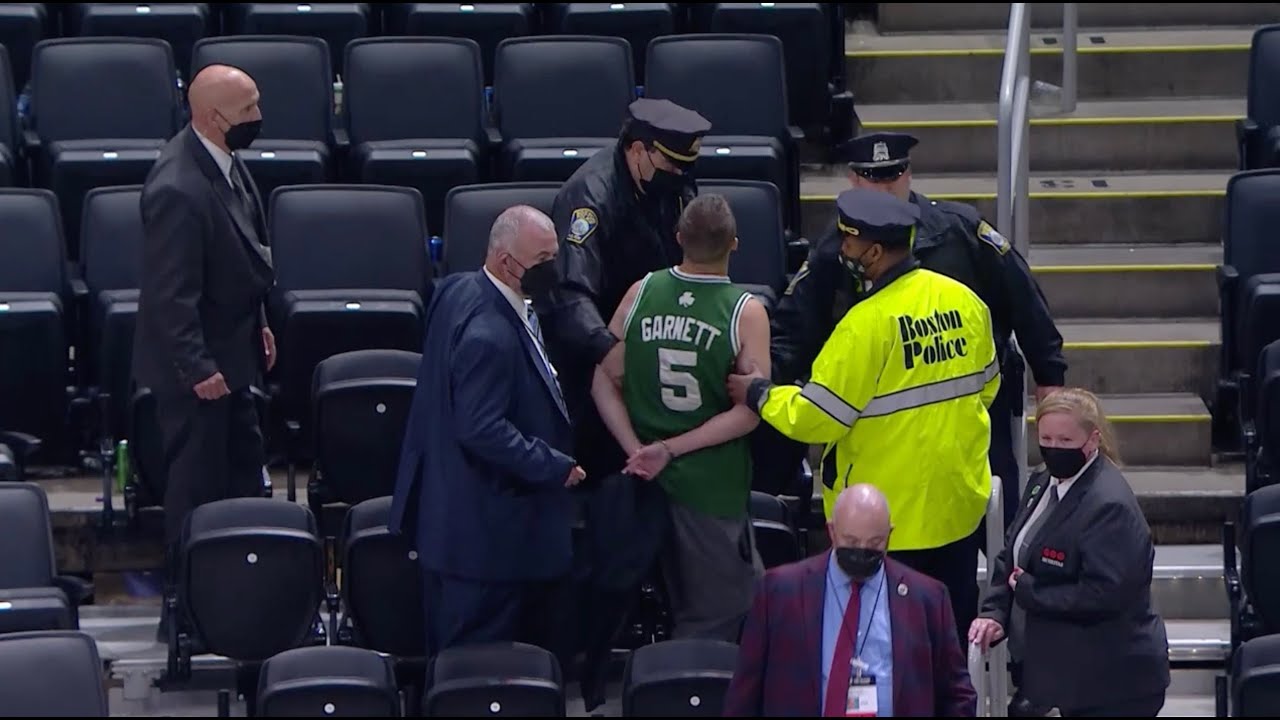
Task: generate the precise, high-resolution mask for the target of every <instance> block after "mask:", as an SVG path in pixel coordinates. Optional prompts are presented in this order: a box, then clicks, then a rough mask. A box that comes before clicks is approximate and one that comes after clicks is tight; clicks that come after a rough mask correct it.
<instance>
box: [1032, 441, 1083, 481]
mask: <svg viewBox="0 0 1280 720" xmlns="http://www.w3.org/2000/svg"><path fill="white" fill-rule="evenodd" d="M1040 457H1042V458H1044V466H1045V467H1046V468H1048V469H1049V474H1050V475H1052V476H1054V477H1056V478H1058V479H1059V480H1066V479H1068V478H1073V477H1075V476H1076V473H1078V472H1080V471H1081V470H1082V469H1083V468H1084V465H1085V463H1087V462H1089V457H1088V456H1087V455H1085V454H1084V448H1060V447H1045V446H1044V445H1041V446H1040Z"/></svg>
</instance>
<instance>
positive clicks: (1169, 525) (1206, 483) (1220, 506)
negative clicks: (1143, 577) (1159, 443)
mask: <svg viewBox="0 0 1280 720" xmlns="http://www.w3.org/2000/svg"><path fill="white" fill-rule="evenodd" d="M1120 452H1121V454H1122V455H1123V454H1124V453H1125V448H1124V447H1121V448H1120ZM1125 477H1126V478H1128V479H1129V485H1130V486H1131V487H1132V488H1133V491H1134V494H1136V495H1137V496H1138V503H1139V504H1140V505H1141V506H1142V513H1143V515H1144V516H1146V518H1147V523H1148V524H1150V525H1151V532H1152V533H1153V534H1154V535H1155V538H1156V542H1158V543H1167V544H1175V543H1176V544H1190V543H1195V544H1205V545H1206V546H1212V547H1218V546H1219V545H1220V544H1221V542H1222V524H1223V523H1224V522H1227V521H1228V520H1232V521H1234V520H1236V519H1237V517H1238V515H1239V512H1240V503H1241V501H1242V500H1243V498H1244V467H1243V466H1242V465H1227V466H1219V467H1139V466H1133V465H1130V466H1127V467H1126V468H1125ZM1210 562H1211V563H1221V562H1222V560H1221V558H1220V557H1217V556H1216V555H1213V554H1211V558H1210ZM1217 597H1219V599H1221V597H1222V596H1221V594H1219V595H1218V596H1217ZM1214 607H1217V606H1216V605H1215V606H1214ZM1224 607H1225V606H1224ZM1224 612H1225V611H1224ZM1182 616H1183V617H1202V615H1190V614H1185V613H1184V614H1183V615H1182Z"/></svg>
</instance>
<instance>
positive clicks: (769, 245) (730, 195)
mask: <svg viewBox="0 0 1280 720" xmlns="http://www.w3.org/2000/svg"><path fill="white" fill-rule="evenodd" d="M698 193H699V194H701V195H706V194H718V195H723V196H724V197H725V199H726V200H728V201H729V207H730V208H731V209H732V210H733V215H734V219H735V220H736V221H737V224H738V250H737V252H735V253H733V255H731V256H730V257H729V278H730V279H731V280H733V282H735V283H737V284H738V285H742V286H744V287H746V288H747V289H750V290H751V291H752V292H754V293H756V295H757V297H760V296H763V297H764V298H767V299H766V300H765V305H766V307H769V308H770V309H772V307H773V306H774V304H776V303H777V301H778V298H779V296H780V295H781V293H782V290H783V286H784V285H785V284H786V282H787V274H786V273H787V267H786V246H785V245H784V241H783V236H782V233H783V229H782V198H781V197H779V195H778V188H777V187H775V186H774V185H773V184H772V183H767V182H761V181H759V180H707V181H705V182H701V183H698Z"/></svg>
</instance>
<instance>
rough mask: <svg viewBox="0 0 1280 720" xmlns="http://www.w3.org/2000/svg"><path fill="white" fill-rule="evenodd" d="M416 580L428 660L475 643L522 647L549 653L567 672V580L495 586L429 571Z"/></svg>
mask: <svg viewBox="0 0 1280 720" xmlns="http://www.w3.org/2000/svg"><path fill="white" fill-rule="evenodd" d="M422 576H423V583H424V587H423V601H424V603H425V604H426V607H425V608H423V609H424V611H425V612H426V616H427V623H426V627H427V649H428V652H429V653H430V654H432V655H434V654H435V653H438V652H440V651H441V650H447V649H449V648H451V647H457V646H460V645H470V644H475V643H486V642H522V643H528V644H530V645H537V646H538V647H541V648H544V649H546V650H549V651H551V652H552V653H553V654H555V656H556V659H557V660H559V661H560V667H561V668H564V669H565V670H566V671H567V670H568V668H569V665H568V663H569V662H570V660H571V659H572V655H571V653H572V649H571V647H572V638H571V636H570V634H569V632H568V628H567V621H568V619H569V608H570V605H569V602H570V600H571V599H572V596H571V593H572V586H571V584H570V582H569V578H567V577H565V578H558V579H555V580H549V581H543V582H511V583H495V582H480V581H474V580H464V579H462V578H458V577H454V576H451V575H445V574H442V573H438V572H434V571H430V570H424V571H423V573H422Z"/></svg>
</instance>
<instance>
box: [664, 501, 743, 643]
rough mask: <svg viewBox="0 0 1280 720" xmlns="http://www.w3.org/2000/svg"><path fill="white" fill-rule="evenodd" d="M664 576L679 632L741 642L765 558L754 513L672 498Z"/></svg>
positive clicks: (684, 635) (675, 632)
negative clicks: (724, 512)
mask: <svg viewBox="0 0 1280 720" xmlns="http://www.w3.org/2000/svg"><path fill="white" fill-rule="evenodd" d="M670 507H671V535H670V536H669V537H668V538H667V542H666V543H665V545H664V547H663V551H662V576H663V582H664V583H665V584H666V586H667V597H668V599H669V600H670V602H671V615H672V620H673V621H674V625H675V628H674V630H673V632H672V636H673V637H675V638H703V639H711V640H727V641H729V642H737V641H738V635H739V633H740V632H741V630H742V622H743V620H745V619H746V616H747V613H748V612H749V611H750V610H751V602H752V596H753V593H754V591H755V585H756V580H757V579H759V577H760V576H761V575H762V574H763V573H764V564H763V563H762V562H761V561H760V554H759V553H758V552H756V542H755V534H754V533H753V532H752V531H751V518H749V517H747V516H745V515H744V516H743V517H742V518H741V519H737V520H726V519H724V518H718V517H715V516H712V515H706V514H704V513H700V512H698V511H696V510H691V509H689V508H687V507H684V506H683V505H680V504H678V503H674V502H673V503H671V506H670Z"/></svg>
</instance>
